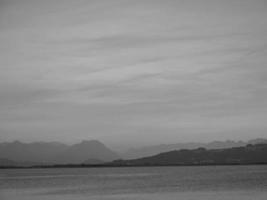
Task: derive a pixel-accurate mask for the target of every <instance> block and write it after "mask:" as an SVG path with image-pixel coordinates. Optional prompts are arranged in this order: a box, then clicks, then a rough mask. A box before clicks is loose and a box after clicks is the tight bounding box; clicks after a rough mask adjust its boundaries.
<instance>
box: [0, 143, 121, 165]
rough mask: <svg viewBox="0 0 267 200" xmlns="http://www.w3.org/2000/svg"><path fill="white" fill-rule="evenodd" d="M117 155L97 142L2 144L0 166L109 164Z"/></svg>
mask: <svg viewBox="0 0 267 200" xmlns="http://www.w3.org/2000/svg"><path fill="white" fill-rule="evenodd" d="M118 158H119V156H118V155H117V153H115V152H113V151H112V150H110V149H109V148H107V147H106V146H105V145H104V144H102V143H101V142H99V141H97V140H90V141H82V142H80V143H78V144H74V145H66V144H62V143H58V142H34V143H22V142H19V141H15V142H10V143H0V165H6V163H9V164H12V163H13V165H15V164H16V165H31V164H32V163H35V164H68V163H71V164H78V163H83V162H86V163H87V164H89V163H90V161H92V162H94V163H95V162H96V161H97V162H98V163H100V162H108V161H112V160H115V159H118Z"/></svg>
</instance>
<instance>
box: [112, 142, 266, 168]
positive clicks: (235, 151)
mask: <svg viewBox="0 0 267 200" xmlns="http://www.w3.org/2000/svg"><path fill="white" fill-rule="evenodd" d="M111 164H113V165H115V166H150V165H210V164H211V165H217V164H218V165H223V164H267V144H255V145H252V144H249V145H247V146H245V147H233V148H228V149H212V150H207V149H205V148H198V149H193V150H188V149H182V150H178V151H177V150H175V151H170V152H165V153H160V154H157V155H155V156H150V157H144V158H139V159H132V160H117V161H114V162H112V163H111Z"/></svg>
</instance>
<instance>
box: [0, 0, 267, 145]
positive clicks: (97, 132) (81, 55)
mask: <svg viewBox="0 0 267 200" xmlns="http://www.w3.org/2000/svg"><path fill="white" fill-rule="evenodd" d="M0 4H2V6H1V7H0V9H1V12H0V13H1V14H0V16H1V17H0V43H1V45H0V70H1V73H0V78H1V79H0V98H1V101H0V109H1V111H2V113H3V114H2V115H1V117H0V125H1V127H2V130H3V131H2V133H1V134H3V136H2V138H4V139H26V140H33V138H35V139H36V138H38V140H54V139H59V140H61V139H62V140H64V139H66V138H68V140H69V141H73V140H76V139H77V137H78V138H82V139H85V138H86V137H90V138H100V139H103V140H105V141H107V142H111V143H112V142H115V140H114V139H112V138H114V137H120V138H121V142H127V138H130V139H129V140H128V143H130V142H131V141H135V142H136V143H138V141H140V138H142V140H143V139H145V138H151V137H152V136H155V135H156V136H157V137H153V138H155V141H154V142H160V141H159V140H164V138H166V140H168V141H174V140H178V139H179V140H182V139H183V138H186V140H190V139H191V140H198V139H203V138H204V139H206V140H209V139H211V138H215V139H216V137H217V138H218V137H219V138H225V139H228V138H229V137H231V135H230V133H231V134H233V132H236V134H235V136H234V138H240V139H243V137H246V138H250V137H255V135H252V134H251V133H250V132H253V134H255V133H257V132H258V133H259V134H258V135H259V136H260V135H261V134H262V133H263V132H264V130H266V125H265V122H264V119H266V117H267V116H266V115H267V114H266V109H265V108H266V107H267V105H266V102H267V95H266V93H267V92H266V90H267V88H266V80H267V79H266V78H267V71H266V67H265V66H266V63H267V60H266V56H265V53H266V40H267V38H266V31H267V29H266V28H265V27H267V26H266V23H267V22H266V20H264V19H265V18H266V12H265V11H266V4H265V2H264V1H261V0H256V1H255V2H253V3H251V1H247V0H245V1H239V0H238V1H228V2H227V3H225V2H222V1H217V0H215V1H209V0H201V1H198V2H196V1H171V0H170V1H168V0H167V1H164V2H162V1H157V0H156V1H151V0H145V1H120V0H118V1H104V0H103V1H83V0H81V1H68V0H67V1H64V2H63V1H60V0H57V1H32V0H25V1H24V0H20V1H15V0H14V1H13V0H12V1H1V2H0ZM253 130H254V131H253ZM224 132H225V136H224V134H223V133H224ZM242 132H243V133H242ZM73 133H75V134H73ZM226 133H227V134H226ZM141 134H143V135H142V136H141ZM66 136H67V137H66ZM124 136H125V137H124ZM156 138H158V141H156ZM229 139H231V138H229ZM146 142H147V143H148V142H150V141H149V139H147V140H144V143H146ZM161 142H164V141H161Z"/></svg>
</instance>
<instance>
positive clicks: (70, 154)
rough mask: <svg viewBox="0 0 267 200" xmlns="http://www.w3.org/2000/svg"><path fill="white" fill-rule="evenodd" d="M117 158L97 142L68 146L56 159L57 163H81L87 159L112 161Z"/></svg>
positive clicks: (84, 142)
mask: <svg viewBox="0 0 267 200" xmlns="http://www.w3.org/2000/svg"><path fill="white" fill-rule="evenodd" d="M118 158H119V156H118V155H117V154H116V153H114V152H113V151H111V150H110V149H108V148H107V147H106V146H105V145H104V144H102V143H101V142H99V141H97V140H91V141H82V142H81V143H79V144H75V145H73V146H70V147H69V148H68V149H67V150H66V151H64V152H63V153H62V154H60V155H59V157H58V158H57V160H58V162H59V163H83V162H85V161H86V160H87V161H88V159H96V160H102V161H112V160H115V159H118Z"/></svg>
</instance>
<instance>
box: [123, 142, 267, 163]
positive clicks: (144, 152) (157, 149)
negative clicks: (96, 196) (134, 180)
mask: <svg viewBox="0 0 267 200" xmlns="http://www.w3.org/2000/svg"><path fill="white" fill-rule="evenodd" d="M258 143H267V139H263V138H258V139H253V140H249V141H247V142H244V141H232V140H227V141H213V142H208V143H200V142H189V143H176V144H160V145H153V146H146V147H141V148H132V149H129V150H128V151H126V152H124V153H122V154H121V157H122V158H124V159H136V158H142V157H147V156H153V155H156V154H159V153H162V152H168V151H173V150H180V149H196V148H199V147H203V148H206V149H225V148H232V147H242V146H246V145H248V144H258Z"/></svg>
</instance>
